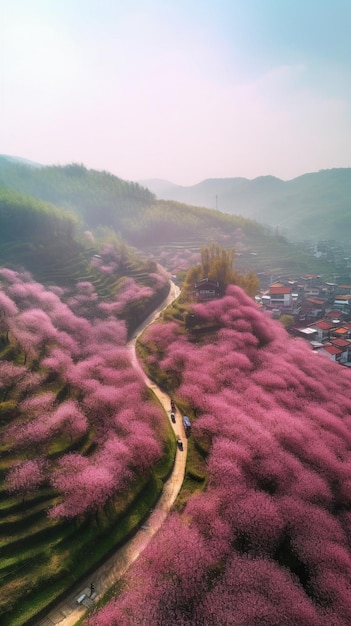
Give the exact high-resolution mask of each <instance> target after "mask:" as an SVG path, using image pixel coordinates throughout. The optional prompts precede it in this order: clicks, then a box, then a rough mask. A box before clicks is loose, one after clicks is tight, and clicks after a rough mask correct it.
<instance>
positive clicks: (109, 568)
mask: <svg viewBox="0 0 351 626" xmlns="http://www.w3.org/2000/svg"><path fill="white" fill-rule="evenodd" d="M178 295H179V288H178V287H177V286H176V285H175V284H174V283H173V282H171V289H170V292H169V294H168V296H167V298H166V299H165V300H164V302H163V303H162V304H161V305H160V306H159V307H158V308H157V309H156V311H154V312H153V313H152V315H150V316H149V317H148V318H147V319H146V320H145V322H144V323H143V324H142V325H141V326H140V327H139V328H138V329H137V330H136V332H135V334H134V337H133V339H132V340H131V341H130V342H129V344H128V347H129V349H130V355H131V362H132V363H133V365H134V367H135V369H136V370H137V371H138V372H139V373H140V375H141V376H142V378H143V380H144V381H145V384H146V385H148V387H150V388H151V389H152V390H153V392H154V394H155V395H156V396H157V398H158V399H159V401H160V402H161V404H162V405H163V406H164V408H165V410H166V411H167V413H168V415H170V398H169V396H168V395H167V394H166V393H164V392H163V391H161V389H159V388H158V387H157V386H156V385H155V383H154V382H152V381H151V380H150V379H149V378H148V377H147V376H146V375H145V373H144V371H143V370H142V368H141V366H140V364H139V362H138V360H137V357H136V352H135V343H136V338H137V336H138V335H139V334H140V333H141V332H142V331H143V330H144V329H145V328H146V326H148V325H149V324H151V323H152V322H153V321H154V320H155V319H156V318H157V317H159V315H160V313H161V311H162V310H163V309H164V308H165V307H167V306H168V305H169V304H170V303H171V302H172V301H173V300H174V299H175V298H176V297H177V296H178ZM170 423H171V424H172V427H173V430H174V432H175V434H176V436H177V437H178V436H179V437H181V439H182V442H183V446H184V449H183V452H181V451H180V450H179V449H177V452H176V458H175V463H174V468H173V472H172V475H171V476H170V478H169V479H168V481H167V482H166V483H165V485H164V488H163V492H162V495H161V497H160V499H159V501H158V502H157V504H156V505H155V508H154V509H153V510H152V511H151V512H150V515H149V517H148V519H147V520H146V522H145V524H144V526H143V527H142V528H141V529H140V530H139V531H138V532H137V533H136V534H135V535H134V536H133V537H132V538H131V539H130V540H129V541H128V542H127V543H125V544H124V545H123V546H122V547H121V548H119V549H118V550H116V552H115V553H114V554H113V555H112V556H111V557H110V558H109V559H108V560H107V561H105V562H104V563H103V564H102V565H100V567H98V568H97V569H96V570H95V572H93V573H92V574H90V576H89V578H88V577H87V578H85V579H83V580H81V581H80V583H78V584H77V585H75V587H74V588H73V589H72V590H71V592H70V593H69V595H67V597H66V598H65V600H63V601H62V602H61V603H59V604H58V605H57V606H56V607H55V608H54V609H52V610H51V611H50V612H49V613H48V615H47V616H46V617H44V618H42V619H40V620H39V621H38V622H35V626H54V625H56V624H59V626H74V625H75V624H76V622H77V621H78V620H79V619H80V618H81V617H82V616H83V615H84V614H85V612H86V611H87V609H88V608H90V607H92V606H94V604H95V602H96V600H98V599H100V597H101V596H103V595H104V594H105V593H106V591H108V590H109V589H110V587H111V586H112V585H113V584H114V583H115V582H116V581H117V580H119V579H120V578H121V577H122V576H123V575H124V574H125V573H126V571H127V570H128V568H129V567H130V565H131V564H132V563H133V561H135V559H137V557H138V556H139V554H140V553H141V552H142V551H143V550H144V548H145V547H146V546H147V545H148V543H149V542H150V541H151V539H152V537H153V536H154V535H155V533H156V532H157V531H158V530H159V528H160V527H161V526H162V524H163V522H164V521H165V519H166V517H167V515H168V513H169V511H170V509H171V507H172V505H173V503H174V501H175V499H176V497H177V495H178V493H179V491H180V488H181V486H182V483H183V480H184V474H185V463H186V454H187V439H186V437H185V434H184V429H183V425H182V416H181V414H180V413H179V411H176V423H175V424H173V423H172V422H171V421H170ZM91 582H93V584H94V588H95V590H94V593H93V594H92V597H90V583H91Z"/></svg>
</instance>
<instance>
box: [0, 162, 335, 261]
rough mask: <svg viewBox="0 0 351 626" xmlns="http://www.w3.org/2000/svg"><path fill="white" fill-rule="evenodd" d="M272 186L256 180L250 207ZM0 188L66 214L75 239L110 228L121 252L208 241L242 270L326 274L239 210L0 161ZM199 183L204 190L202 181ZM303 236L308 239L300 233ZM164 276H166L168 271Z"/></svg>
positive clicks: (94, 176) (98, 175) (95, 176)
mask: <svg viewBox="0 0 351 626" xmlns="http://www.w3.org/2000/svg"><path fill="white" fill-rule="evenodd" d="M272 180H273V182H272V181H267V180H266V179H261V180H257V181H256V202H257V203H259V200H260V198H261V196H262V195H263V196H264V194H266V195H267V193H268V191H267V186H268V187H270V185H271V184H274V185H276V186H278V187H280V186H281V184H283V183H282V181H278V179H272ZM205 182H206V181H205ZM247 182H248V181H245V180H243V179H238V181H237V184H238V185H239V186H242V187H243V188H245V187H247ZM1 184H2V185H6V186H7V188H11V189H12V190H14V191H16V192H17V193H20V194H27V195H29V196H31V197H32V198H36V199H37V200H40V202H44V203H53V204H55V205H56V206H59V207H61V210H62V208H63V209H64V210H65V211H66V212H67V211H69V213H70V214H74V215H75V218H76V220H78V224H79V225H80V231H81V232H82V231H83V230H84V229H90V230H93V231H95V232H98V231H99V230H101V228H102V229H106V228H109V229H112V231H113V232H115V233H117V234H118V236H119V237H120V238H122V239H123V240H124V241H125V242H126V243H128V244H129V245H132V246H135V247H137V248H138V249H140V250H142V251H144V252H146V253H147V254H153V255H156V258H158V259H159V258H160V251H161V250H163V249H164V248H165V247H166V248H168V249H169V250H170V251H172V250H173V252H174V254H178V253H179V252H180V251H182V250H184V249H188V250H190V251H191V252H198V251H199V249H200V248H201V246H203V245H206V244H208V243H209V242H210V241H215V242H217V243H219V244H220V245H222V246H226V247H228V248H229V247H235V249H236V251H237V253H239V254H240V255H241V256H240V260H239V257H238V258H237V261H238V262H240V266H241V267H240V269H242V270H243V271H247V270H250V269H254V270H257V269H258V268H259V270H260V271H271V270H273V271H274V272H278V271H280V270H281V269H282V270H284V268H285V269H289V271H291V272H292V273H293V272H295V273H296V272H310V271H317V272H319V273H325V272H328V271H329V270H330V267H328V266H323V264H322V263H321V262H320V261H318V262H317V261H316V260H315V259H313V257H310V256H307V255H304V254H303V253H302V252H301V250H299V249H296V246H292V245H290V244H289V243H288V242H287V241H286V240H285V239H284V238H283V237H281V235H280V234H279V232H278V233H275V234H274V231H273V230H272V229H270V228H267V227H265V226H262V225H261V224H260V223H259V221H263V220H258V221H253V220H251V219H248V218H245V217H242V216H241V215H240V210H239V209H240V207H239V206H238V211H237V213H238V214H237V215H228V213H224V212H222V211H218V210H215V209H206V208H201V207H198V206H192V205H189V204H183V203H181V202H175V201H171V200H168V201H167V200H157V199H156V198H155V196H154V195H153V194H152V193H151V192H150V191H148V190H147V189H145V188H144V187H141V186H140V185H138V184H136V183H133V182H128V181H123V180H121V179H119V178H117V177H116V176H113V175H112V174H109V173H108V172H98V171H95V170H88V169H87V168H85V167H84V166H83V165H67V166H47V167H32V166H30V165H28V164H23V163H18V162H13V161H9V160H8V159H7V158H6V157H0V185H1ZM207 184H208V186H210V187H211V185H210V182H209V181H207ZM219 204H220V202H219ZM221 208H222V207H221ZM258 217H260V216H258ZM304 234H305V235H307V234H309V232H308V231H307V230H305V231H304ZM157 255H158V256H157ZM168 269H172V264H171V265H170V266H169V268H168Z"/></svg>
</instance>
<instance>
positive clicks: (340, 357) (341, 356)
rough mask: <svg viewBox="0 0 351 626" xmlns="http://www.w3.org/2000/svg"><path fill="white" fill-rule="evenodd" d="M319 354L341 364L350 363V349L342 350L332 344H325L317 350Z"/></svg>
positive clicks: (344, 348)
mask: <svg viewBox="0 0 351 626" xmlns="http://www.w3.org/2000/svg"><path fill="white" fill-rule="evenodd" d="M317 352H318V353H319V354H322V355H324V356H327V357H329V358H330V359H331V360H332V361H337V362H339V363H343V364H345V363H347V361H348V348H346V347H343V348H340V347H338V346H335V345H333V344H331V343H328V344H324V345H323V346H322V347H321V348H318V349H317Z"/></svg>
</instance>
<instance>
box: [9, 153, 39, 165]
mask: <svg viewBox="0 0 351 626" xmlns="http://www.w3.org/2000/svg"><path fill="white" fill-rule="evenodd" d="M0 159H2V160H5V161H9V162H10V163H22V165H29V166H30V167H42V164H41V163H36V162H35V161H30V160H29V159H23V158H22V157H17V156H9V155H8V154H0Z"/></svg>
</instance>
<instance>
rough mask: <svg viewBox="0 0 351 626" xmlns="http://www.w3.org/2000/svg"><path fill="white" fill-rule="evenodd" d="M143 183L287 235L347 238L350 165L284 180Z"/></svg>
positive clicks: (168, 195) (165, 195) (158, 191)
mask: <svg viewBox="0 0 351 626" xmlns="http://www.w3.org/2000/svg"><path fill="white" fill-rule="evenodd" d="M143 184H145V186H147V187H148V188H149V189H151V191H153V192H154V193H156V194H157V196H158V197H159V198H165V199H169V200H177V201H179V202H188V203H191V204H195V205H198V206H205V207H209V208H218V209H220V210H221V211H225V212H227V213H230V214H239V215H242V216H244V217H247V218H250V219H254V220H257V221H259V222H260V223H262V224H267V225H269V226H271V227H272V228H278V229H279V231H280V232H282V233H283V234H285V235H286V236H287V237H288V238H289V239H294V240H297V241H299V240H300V241H301V240H303V239H313V240H314V241H317V240H322V239H336V240H341V241H344V240H347V239H348V232H349V230H350V226H351V217H350V208H351V200H350V198H351V169H350V168H342V169H331V170H322V171H320V172H315V173H311V174H304V175H303V176H299V177H297V178H294V179H293V180H289V181H283V180H280V179H278V178H275V177H273V176H261V177H258V178H255V179H253V180H248V179H246V178H217V179H215V178H211V179H207V180H204V181H202V182H200V183H199V184H197V185H193V186H189V187H182V186H178V185H174V184H172V183H168V182H167V181H160V180H149V181H148V180H145V181H143Z"/></svg>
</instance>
